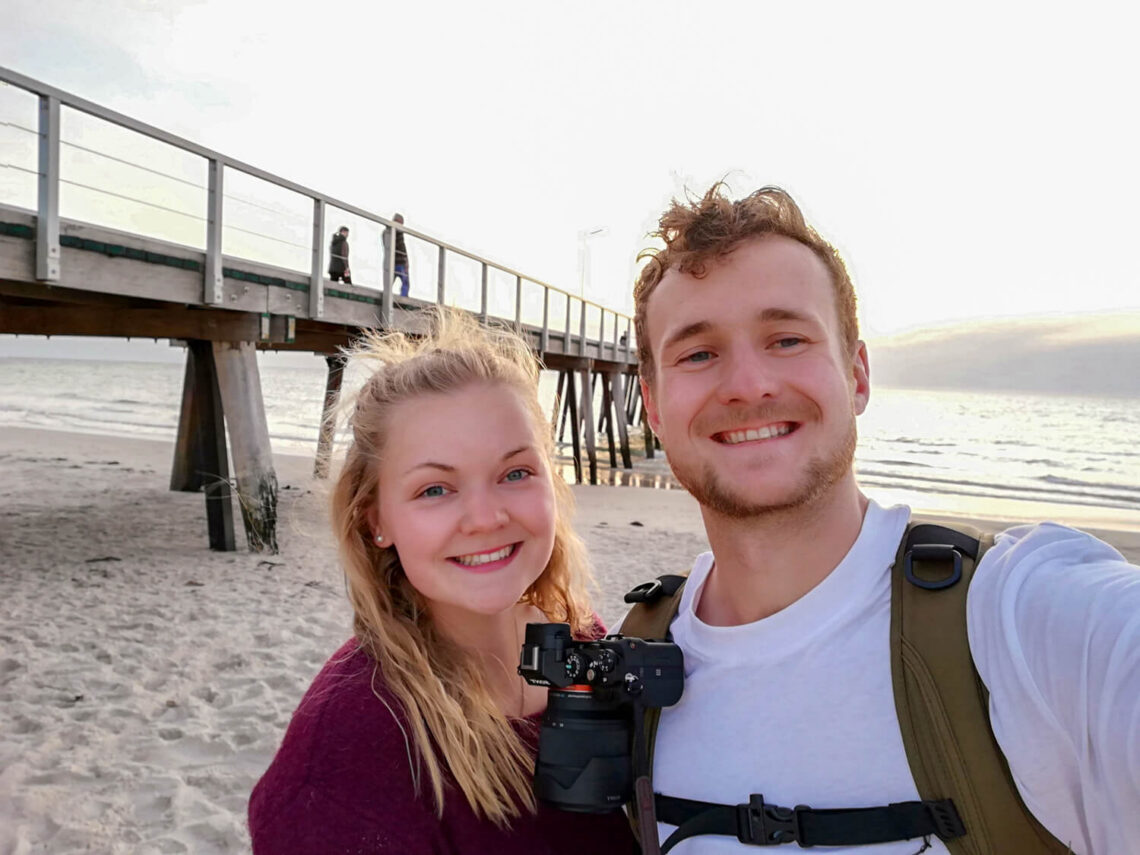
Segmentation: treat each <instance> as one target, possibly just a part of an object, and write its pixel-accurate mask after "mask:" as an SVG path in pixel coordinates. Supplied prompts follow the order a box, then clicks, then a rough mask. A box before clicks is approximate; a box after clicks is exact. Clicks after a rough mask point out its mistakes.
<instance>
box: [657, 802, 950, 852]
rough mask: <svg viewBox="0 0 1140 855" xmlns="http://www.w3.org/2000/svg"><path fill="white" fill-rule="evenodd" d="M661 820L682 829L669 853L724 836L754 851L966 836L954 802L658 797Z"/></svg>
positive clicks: (672, 838)
mask: <svg viewBox="0 0 1140 855" xmlns="http://www.w3.org/2000/svg"><path fill="white" fill-rule="evenodd" d="M655 802H656V806H657V819H659V820H660V821H661V822H666V823H668V824H669V825H675V826H677V828H676V830H675V831H674V832H673V833H672V834H671V835H669V838H668V839H667V840H666V841H665V843H664V844H662V846H661V853H662V855H664V853H666V852H668V851H669V850H670V849H672V848H673V847H674V846H676V845H677V844H678V843H680V842H681V841H682V840H684V839H685V838H688V837H695V836H696V835H698V834H723V835H726V836H729V837H735V838H736V839H737V840H739V841H740V842H741V843H747V844H749V845H752V846H776V845H779V844H781V843H796V844H799V845H800V846H804V847H806V846H863V845H866V844H870V843H888V842H890V841H894V840H912V839H915V838H920V837H922V838H926V837H930V836H932V835H933V836H937V837H939V838H940V839H942V840H950V839H952V838H955V837H961V836H962V835H963V834H965V833H966V829H965V828H964V827H963V825H962V820H961V819H960V818H959V817H958V811H957V810H955V809H954V803H953V802H952V801H950V800H949V799H941V800H938V801H923V802H896V803H894V804H889V805H884V806H882V807H869V808H842V809H838V810H815V809H813V808H810V807H807V806H806V805H798V806H796V807H795V808H786V807H780V806H779V805H770V804H766V803H765V802H764V797H763V796H760V795H752V796H751V797H750V798H749V801H748V803H747V804H742V805H718V804H711V803H709V802H699V801H695V800H693V799H678V798H674V797H673V796H662V795H660V794H658V795H657V796H656V798H655Z"/></svg>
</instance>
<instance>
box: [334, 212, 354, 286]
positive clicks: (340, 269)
mask: <svg viewBox="0 0 1140 855" xmlns="http://www.w3.org/2000/svg"><path fill="white" fill-rule="evenodd" d="M329 279H331V280H332V281H333V282H340V281H341V280H342V279H343V280H344V283H345V284H346V285H351V284H352V271H351V270H350V269H349V266H348V226H341V227H340V228H339V229H337V232H336V234H334V235H333V236H332V243H330V244H329Z"/></svg>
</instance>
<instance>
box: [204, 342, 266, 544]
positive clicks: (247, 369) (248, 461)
mask: <svg viewBox="0 0 1140 855" xmlns="http://www.w3.org/2000/svg"><path fill="white" fill-rule="evenodd" d="M213 349H214V363H215V365H216V366H217V369H218V388H219V390H220V391H221V396H222V404H223V406H224V407H225V413H226V422H227V424H228V426H229V436H230V449H231V450H232V451H233V464H234V474H235V477H236V481H237V492H238V502H239V503H240V505H241V517H242V522H243V523H244V524H245V536H246V542H247V543H248V544H249V548H250V549H251V550H252V551H254V552H269V553H271V554H276V552H277V475H276V473H275V472H274V471H273V452H272V450H271V448H270V444H269V423H268V422H267V421H266V418H265V404H264V403H263V401H262V397H261V378H260V376H259V375H258V371H257V352H256V350H254V346H253V343H252V342H248V341H242V342H214V343H213Z"/></svg>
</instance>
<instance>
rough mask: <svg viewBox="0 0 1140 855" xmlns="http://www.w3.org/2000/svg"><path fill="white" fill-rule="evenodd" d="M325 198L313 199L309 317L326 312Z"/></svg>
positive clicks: (321, 315)
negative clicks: (322, 261)
mask: <svg viewBox="0 0 1140 855" xmlns="http://www.w3.org/2000/svg"><path fill="white" fill-rule="evenodd" d="M324 240H325V200H324V199H314V200H313V264H312V267H310V268H309V317H310V318H320V317H323V316H324V314H325V267H324V265H323V264H321V259H322V256H321V248H322V247H323V246H324V245H325V244H324Z"/></svg>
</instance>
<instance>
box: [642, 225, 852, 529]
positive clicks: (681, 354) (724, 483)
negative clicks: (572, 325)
mask: <svg viewBox="0 0 1140 855" xmlns="http://www.w3.org/2000/svg"><path fill="white" fill-rule="evenodd" d="M646 320H647V330H648V334H649V339H650V340H649V346H650V348H651V349H652V353H653V356H654V359H655V363H656V367H655V369H654V370H655V374H654V381H655V382H654V384H653V386H652V387H650V386H649V384H647V383H645V382H644V381H642V392H643V394H644V396H645V399H646V402H647V404H648V406H647V412H648V415H649V421H650V426H651V427H652V428H653V429H654V431H655V432H656V433H657V435H658V436H659V437H660V438H661V442H662V444H663V445H664V446H665V451H666V454H667V455H668V457H669V463H670V465H671V466H672V468H673V472H674V474H676V476H677V479H678V480H679V481H680V482H681V483H682V484H683V485H684V486H685V487H686V488H687V489H688V490H689V492H691V493H692V494H693V495H694V496H695V497H696V498H697V500H698V501H699V502H700V503H701V504H702V505H704V506H706V507H708V508H710V509H711V510H714V511H717V512H719V513H722V514H725V515H727V516H730V517H736V518H746V517H753V516H758V515H761V514H764V513H767V512H771V511H776V510H783V509H786V508H793V507H799V506H804V505H807V504H811V503H812V502H814V501H815V500H817V499H819V498H820V497H821V496H823V495H825V494H826V493H827V492H828V491H829V489H830V488H832V487H833V486H834V485H836V484H837V483H839V482H840V481H842V480H844V479H845V478H849V477H852V475H851V462H852V458H853V456H854V453H855V416H856V415H858V414H860V413H862V412H863V409H864V408H865V407H866V405H867V398H868V394H869V383H868V370H867V355H866V350H865V349H864V347H863V345H862V343H860V344H859V345H858V347H857V348H856V349H855V351H854V352H853V353H849V352H847V349H846V346H845V345H844V343H843V341H842V335H841V333H840V331H839V322H838V318H837V317H836V310H835V298H834V295H833V290H832V286H831V279H830V274H829V272H828V270H827V268H826V267H825V266H824V264H823V262H822V261H820V260H819V258H817V257H816V255H815V254H814V253H813V252H812V251H811V250H810V249H809V248H808V247H806V246H804V245H803V244H801V243H799V242H798V241H795V240H792V239H790V238H786V237H783V236H777V235H772V236H767V237H763V238H759V239H756V240H753V241H750V242H749V243H746V244H744V245H743V246H741V247H740V248H739V249H737V250H736V251H734V252H733V253H732V254H731V255H729V256H727V257H726V258H725V259H723V260H721V261H719V262H714V263H713V266H712V267H711V268H710V269H709V271H708V273H707V275H706V276H705V277H704V278H701V279H697V278H696V277H694V276H692V275H690V274H687V273H681V272H679V271H678V270H676V269H671V270H669V271H668V272H667V273H666V274H665V276H664V277H663V278H662V280H661V282H660V283H659V284H658V286H657V288H656V289H655V290H654V292H653V294H652V295H651V296H650V298H649V305H648V311H647V317H646Z"/></svg>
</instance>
